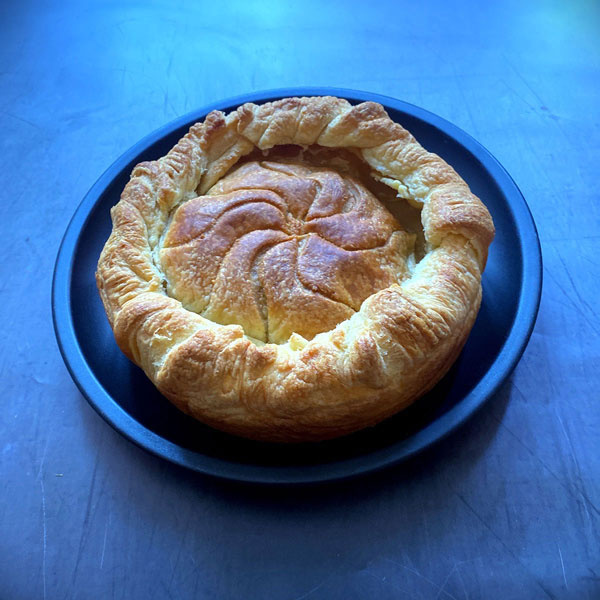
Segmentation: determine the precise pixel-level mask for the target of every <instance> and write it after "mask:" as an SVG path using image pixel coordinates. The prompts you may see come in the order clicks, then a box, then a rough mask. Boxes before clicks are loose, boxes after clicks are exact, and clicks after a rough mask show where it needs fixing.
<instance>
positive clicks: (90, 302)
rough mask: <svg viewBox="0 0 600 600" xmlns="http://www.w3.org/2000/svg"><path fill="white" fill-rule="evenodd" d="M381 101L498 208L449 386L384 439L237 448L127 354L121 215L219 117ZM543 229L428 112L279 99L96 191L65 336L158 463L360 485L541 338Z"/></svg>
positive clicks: (99, 405) (125, 163)
mask: <svg viewBox="0 0 600 600" xmlns="http://www.w3.org/2000/svg"><path fill="white" fill-rule="evenodd" d="M321 95H334V96H339V97H344V98H347V99H348V100H349V101H350V102H351V103H353V104H357V103H359V102H363V101H366V100H372V101H375V102H379V103H380V104H382V105H383V106H384V107H385V109H386V110H387V112H388V113H389V115H390V117H391V118H392V119H393V120H394V121H397V122H398V123H400V124H402V125H403V126H404V127H405V128H406V129H408V130H409V131H410V132H411V133H412V134H413V135H414V136H415V137H416V138H417V139H418V140H419V142H420V143H421V144H422V145H423V146H424V147H425V148H427V149H428V150H430V151H432V152H435V153H437V154H439V155H440V156H441V157H442V158H444V159H445V160H446V161H447V162H448V163H450V164H451V165H452V166H453V167H454V168H455V169H456V170H457V171H458V173H459V174H460V175H461V176H462V177H463V178H464V179H465V180H466V181H467V183H468V184H469V186H470V187H471V189H472V191H473V192H474V193H475V194H476V195H477V196H479V197H480V198H481V199H482V200H483V202H484V203H485V204H486V206H487V207H488V208H489V210H490V212H491V213H492V217H493V219H494V223H495V226H496V239H495V241H494V243H493V244H492V247H491V249H490V254H489V260H488V264H487V268H486V270H485V273H484V276H483V301H482V305H481V310H480V312H479V316H478V318H477V321H476V323H475V326H474V327H473V330H472V332H471V335H470V337H469V339H468V341H467V343H466V345H465V347H464V350H463V352H462V354H461V355H460V357H459V358H458V360H457V361H456V363H455V365H454V366H453V367H452V369H451V371H450V372H449V373H448V375H447V376H446V377H445V378H444V379H443V380H442V381H441V382H440V383H439V384H438V385H437V386H436V387H435V388H434V389H433V390H432V391H431V392H430V393H429V394H427V395H426V396H425V397H423V398H422V399H421V400H419V401H418V402H417V403H416V404H414V405H413V406H412V407H410V408H408V409H407V410H405V411H404V412H402V413H400V414H399V415H397V416H396V417H393V418H391V419H389V420H387V421H386V422H384V423H382V424H380V425H378V426H377V427H373V428H370V429H368V430H364V431H362V432H359V433H356V434H353V435H350V436H346V437H344V438H340V439H337V440H333V441H329V442H321V443H317V444H314V443H313V444H296V445H278V444H266V443H258V442H251V441H247V440H244V439H241V438H237V437H234V436H230V435H227V434H224V433H221V432H218V431H215V430H213V429H211V428H209V427H206V426H204V425H202V424H200V423H198V422H197V421H195V420H193V419H191V418H190V417H187V416H186V415H184V414H183V413H181V412H179V411H178V410H177V409H176V408H175V407H174V406H172V405H171V404H170V403H169V402H168V401H167V400H166V399H165V398H164V397H163V396H161V394H159V392H158V391H157V390H156V389H155V388H154V386H153V385H152V383H151V382H150V381H149V380H148V379H147V377H146V376H145V375H144V373H143V372H142V371H141V369H139V368H138V367H136V366H135V365H133V364H132V363H131V362H129V360H127V358H125V356H124V355H123V354H122V353H121V351H120V350H119V348H118V347H117V345H116V343H115V341H114V338H113V334H112V331H111V329H110V327H109V324H108V321H107V319H106V316H105V314H104V309H103V307H102V303H101V301H100V297H99V295H98V292H97V290H96V283H95V279H94V272H95V269H96V263H97V261H98V257H99V255H100V251H101V250H102V247H103V245H104V243H105V241H106V240H107V238H108V236H109V234H110V231H111V221H110V208H111V207H112V206H113V205H114V204H116V203H117V202H118V200H119V196H120V194H121V191H122V190H123V188H124V187H125V184H126V183H127V181H128V180H129V176H130V173H131V170H132V168H133V166H134V165H135V164H137V163H139V162H141V161H145V160H154V159H157V158H159V157H161V156H163V155H164V154H166V153H167V152H168V151H169V150H170V149H171V148H172V147H173V146H174V145H175V144H176V142H177V141H178V140H179V139H180V138H181V137H182V136H183V135H184V134H185V133H186V132H187V130H188V128H189V127H190V125H192V124H193V123H195V122H196V121H200V120H202V119H203V118H204V117H205V116H206V115H207V114H208V112H210V111H211V110H214V109H220V110H223V111H225V112H228V111H230V110H233V109H235V108H236V107H237V106H239V105H240V104H243V103H244V102H255V103H263V102H268V101H271V100H275V99H277V98H282V97H287V96H321ZM541 266H542V262H541V253H540V246H539V240H538V236H537V232H536V229H535V225H534V223H533V219H532V217H531V214H530V212H529V209H528V207H527V205H526V203H525V200H524V199H523V196H522V195H521V193H520V191H519V189H518V188H517V186H516V185H515V183H514V182H513V180H512V179H511V178H510V176H509V175H508V174H507V173H506V171H505V170H504V169H503V168H502V166H501V165H500V164H499V163H498V162H497V161H496V160H495V159H494V158H493V157H492V156H491V154H490V153H489V152H488V151H487V150H485V148H483V147H482V146H481V145H480V144H478V143H477V142H476V141H475V140H474V139H473V138H471V137H470V136H469V135H467V134H466V133H465V132H463V131H461V130H460V129H458V128H457V127H455V126H454V125H452V124H450V123H448V122H447V121H445V120H443V119H441V118H440V117H437V116H435V115H433V114H431V113H429V112H427V111H425V110H423V109H420V108H417V107H416V106H412V105H411V104H407V103H405V102H401V101H399V100H394V99H392V98H387V97H384V96H378V95H375V94H370V93H365V92H357V91H353V90H344V89H324V88H303V89H285V90H273V91H269V92H262V93H256V94H250V95H248V96H243V97H239V98H233V99H230V100H224V101H223V102H220V103H218V104H215V105H212V106H209V107H206V108H204V109H201V110H198V111H196V112H193V113H190V114H188V115H186V116H185V117H182V118H181V119H178V120H177V121H174V122H172V123H170V124H169V125H166V126H165V127H163V128H162V129H159V130H158V131H156V132H154V133H152V134H150V135H149V136H148V137H146V138H145V139H143V140H142V141H141V142H139V143H138V144H136V145H135V146H134V147H133V148H131V149H130V150H129V151H128V152H126V153H125V154H123V156H121V158H119V159H118V160H117V161H116V162H115V163H114V164H113V165H112V166H111V167H110V168H109V169H108V170H107V171H106V172H105V173H104V175H102V177H100V179H99V180H98V181H97V182H96V184H95V185H94V186H93V187H92V189H91V190H90V191H89V193H88V194H87V196H86V197H85V198H84V200H83V202H82V203H81V205H80V206H79V208H78V209H77V211H76V213H75V215H74V216H73V219H72V220H71V223H70V224H69V226H68V228H67V231H66V233H65V236H64V239H63V242H62V244H61V247H60V250H59V253H58V258H57V261H56V268H55V272H54V281H53V290H52V309H53V316H54V327H55V331H56V336H57V338H58V343H59V346H60V350H61V353H62V355H63V358H64V360H65V363H66V365H67V367H68V369H69V371H70V373H71V376H72V377H73V379H74V381H75V383H76V384H77V386H78V387H79V389H80V390H81V393H82V394H83V395H84V396H85V397H86V398H87V399H88V401H89V402H90V404H91V405H92V406H93V407H94V408H95V409H96V410H97V411H98V413H99V414H100V415H102V417H104V419H106V421H108V423H110V424H111V425H112V426H113V427H114V428H115V429H116V430H117V431H119V432H121V433H122V434H123V435H124V436H125V437H127V438H129V439H130V440H131V441H133V442H135V443H136V444H138V445H139V446H141V447H142V448H145V449H146V450H149V451H150V452H153V453H154V454H156V455H158V456H161V457H163V458H166V459H167V460H170V461H173V462H175V463H177V464H179V465H182V466H185V467H189V468H191V469H194V470H195V471H199V472H202V473H206V474H210V475H215V476H219V477H223V478H228V479H234V480H243V481H254V482H263V483H308V482H318V481H325V480H332V479H342V478H347V477H351V476H355V475H358V474H361V473H366V472H368V471H373V470H375V469H381V468H383V467H385V466H388V465H391V464H394V463H397V462H399V461H401V460H404V459H406V458H408V457H410V456H412V455H414V454H415V453H417V452H419V451H421V450H423V449H424V448H426V447H427V446H429V445H431V444H432V443H434V442H436V441H438V440H440V439H441V438H442V437H444V436H446V435H447V434H448V433H450V432H451V431H452V430H454V429H455V428H456V427H458V426H459V425H460V424H461V423H463V422H464V421H465V420H466V419H467V418H468V417H469V416H471V415H472V414H473V413H474V412H475V411H476V410H477V408H479V407H480V406H481V405H482V404H483V403H484V402H485V401H486V400H487V399H488V398H489V397H490V396H492V395H493V394H494V392H495V391H496V390H497V389H498V387H499V386H500V385H501V383H502V382H503V381H504V380H505V379H506V378H507V377H508V376H509V374H510V373H511V371H512V369H513V368H514V366H515V364H516V363H517V361H518V359H519V358H520V356H521V354H522V353H523V350H524V348H525V345H526V344H527V341H528V339H529V336H530V335H531V331H532V328H533V324H534V322H535V317H536V314H537V309H538V305H539V298H540V290H541Z"/></svg>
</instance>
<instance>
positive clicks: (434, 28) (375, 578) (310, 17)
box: [0, 0, 600, 600]
mask: <svg viewBox="0 0 600 600" xmlns="http://www.w3.org/2000/svg"><path fill="white" fill-rule="evenodd" d="M401 4H406V8H402V6H401ZM500 4H503V6H502V7H500V6H499V5H500ZM496 5H498V6H496ZM0 12H1V13H2V18H1V19H0V28H1V29H0V65H1V67H0V69H1V70H0V131H1V132H2V134H1V135H0V149H1V152H0V156H1V157H2V160H1V162H0V189H1V190H2V192H1V193H2V202H1V203H0V211H1V214H2V218H1V219H0V231H1V236H2V240H3V244H2V252H1V253H0V269H1V271H0V275H1V279H0V298H1V302H0V323H2V342H1V346H0V380H1V381H2V390H3V401H2V411H1V412H0V475H1V478H0V482H1V485H2V492H1V494H0V598H2V599H4V598H6V599H30V598H44V599H46V598H48V599H53V598H60V599H75V598H76V599H85V598H126V599H132V598H148V599H162V598H177V599H186V598H220V599H229V598H289V599H298V600H299V599H301V598H302V599H303V598H310V599H311V600H312V599H318V598H327V599H332V598H333V599H335V598H344V599H353V598H357V599H362V598H370V597H375V596H376V597H378V598H380V599H382V600H383V599H386V598H390V599H391V598H415V599H431V600H434V599H435V600H438V599H443V598H446V599H448V598H450V599H455V600H460V599H477V598H486V599H489V598H499V597H502V598H503V599H504V600H509V599H515V600H516V599H522V598H556V599H558V598H561V599H562V598H577V599H580V600H584V599H590V600H591V599H595V598H599V597H600V539H599V536H600V512H599V507H600V458H599V455H598V448H599V447H600V411H599V410H598V407H599V404H598V400H599V395H600V394H599V389H600V385H599V384H600V375H599V371H600V368H599V367H600V323H599V321H598V313H597V308H596V297H597V294H598V292H599V291H600V285H599V281H600V277H598V258H597V251H596V248H597V245H598V242H599V240H600V231H599V223H600V201H599V200H600V198H599V192H598V184H597V171H598V164H599V162H600V114H599V112H600V108H599V107H600V44H599V43H598V40H599V39H600V10H599V5H598V4H597V3H594V2H592V1H589V2H585V1H583V0H581V1H576V2H532V3H528V2H519V1H509V2H505V3H489V5H488V4H486V3H480V2H476V1H475V0H471V1H466V2H462V3H457V2H450V3H447V2H433V3H410V7H409V3H391V2H390V3H383V2H378V1H377V0H374V1H372V2H365V3H348V2H330V3H323V4H321V3H319V2H316V1H313V0H310V1H309V0H305V1H304V2H302V3H300V2H295V3H283V2H282V3H272V4H271V5H270V6H268V5H265V4H254V6H253V3H249V2H241V1H240V2H232V3H229V5H228V7H227V8H223V7H220V6H218V5H217V3H194V2H191V3H189V4H187V5H185V4H183V5H181V6H180V7H179V8H177V9H173V8H171V3H168V2H160V1H156V0H150V1H147V2H143V3H142V2H127V3H125V2H89V3H77V2H58V1H49V2H44V3H34V2H30V1H24V2H20V3H18V2H4V3H2V6H1V7H0ZM296 85H327V86H339V87H349V88H352V87H353V88H357V89H364V90H369V91H372V92H378V93H383V94H388V95H391V96H394V97H397V98H400V99H403V100H406V101H409V102H412V103H415V104H417V105H419V106H422V107H424V108H426V109H429V110H431V111H433V112H435V113H437V114H439V115H441V116H443V117H445V118H447V119H449V120H450V121H452V122H454V123H455V124H457V125H458V126H460V127H462V128H463V129H465V130H466V131H467V132H469V133H471V134H472V135H473V136H474V137H475V138H477V139H478V140H479V141H480V142H481V143H482V144H483V145H485V146H486V147H487V148H488V149H489V150H490V151H491V152H492V153H493V154H495V155H496V157H497V158H498V159H499V160H500V161H501V162H502V163H503V165H504V166H505V167H506V168H507V170H508V171H509V172H510V173H511V175H512V176H513V177H514V179H515V180H516V182H517V184H518V185H519V186H520V187H521V189H522V191H523V193H524V195H525V197H526V198H527V200H528V202H529V204H530V206H531V209H532V212H533V214H534V217H535V219H536V222H537V225H538V227H539V232H540V237H541V240H542V245H543V252H544V259H545V270H544V277H545V282H544V291H543V298H542V304H541V310H540V314H539V318H538V322H537V325H536V328H535V331H534V333H533V337H532V339H531V342H530V344H529V347H528V349H527V351H526V353H525V355H524V357H523V359H522V361H521V362H520V364H519V365H518V367H517V369H516V371H515V373H514V375H513V377H512V378H511V380H510V381H509V382H508V383H507V384H506V385H505V386H504V387H503V389H502V390H501V392H500V393H499V394H498V395H497V396H496V397H495V398H494V399H493V401H491V402H490V403H489V404H488V405H487V406H486V407H485V408H484V410H482V411H481V412H480V413H479V414H478V415H477V416H476V417H475V418H474V419H472V420H471V421H470V422H469V424H468V425H467V426H465V427H464V428H462V429H461V430H460V431H459V432H458V433H457V434H455V435H453V436H452V437H451V438H450V439H448V440H447V441H445V442H444V443H442V444H441V445H440V446H438V447H436V448H435V449H433V450H431V451H429V452H427V453H426V454H425V455H423V456H421V457H420V458H419V459H417V460H415V461H413V462H411V463H410V464H408V465H406V466H404V467H401V468H397V469H394V470H392V471H388V472H386V473H383V474H380V475H377V476H375V477H369V478H367V479H363V480H360V481H358V482H355V483H349V484H348V483H347V484H344V485H336V486H329V487H325V488H318V489H296V490H267V489H263V488H258V489H257V488H251V487H239V486H235V485H231V484H229V485H226V484H221V483H218V482H215V481H213V480H209V479H206V478H203V477H201V476H197V475H194V474H192V473H189V472H186V471H184V470H183V469H180V468H177V467H174V466H172V465H170V464H167V463H166V462H163V461H161V460H159V459H157V458H154V457H153V456H150V455H148V454H146V453H145V452H144V451H142V450H140V449H138V448H137V447H134V446H133V445H132V444H130V443H129V442H127V441H125V440H124V439H123V438H121V437H120V436H119V435H118V434H117V433H115V432H114V431H113V430H112V429H111V428H110V427H108V426H107V425H106V424H105V423H104V422H103V421H102V420H101V419H100V418H99V417H98V416H97V415H96V414H95V413H94V412H93V410H92V409H91V408H90V407H89V406H88V404H87V403H86V402H85V400H84V399H83V398H82V396H81V395H80V394H79V393H78V391H77V389H76V388H75V386H74V384H73V383H72V381H71V379H70V378H69V375H68V373H67V371H66V368H65V367H64V365H63V362H62V360H61V357H60V355H59V352H58V349H57V346H56V343H55V340H54V334H53V330H52V324H51V314H50V279H51V272H52V267H53V263H54V259H55V256H56V252H57V249H58V244H59V241H60V238H61V236H62V233H63V231H64V229H65V227H66V224H67V222H68V220H69V218H70V216H71V214H72V213H73V211H74V209H75V207H76V206H77V204H78V203H79V201H80V200H81V198H82V197H83V195H84V194H85V192H86V191H87V190H88V189H89V187H90V186H91V185H92V184H93V182H94V181H95V179H96V178H97V177H98V176H99V175H100V174H101V173H102V171H104V169H105V168H106V167H108V165H110V164H111V162H112V161H113V160H114V159H115V158H117V157H118V156H119V155H120V154H121V153H122V152H123V151H124V150H125V149H127V148H128V147H130V146H131V145H132V144H133V143H135V142H136V141H138V140H139V139H140V138H141V137H143V136H144V135H146V134H147V133H149V132H150V131H152V130H153V129H155V128H157V127H159V126H161V125H163V124H164V123H165V122H167V121H169V120H171V119H173V118H175V117H177V116H180V115H182V114H184V113H186V112H188V111H190V110H192V109H195V108H197V107H199V106H202V105H204V104H207V103H210V102H213V101H217V100H219V99H220V98H223V97H229V96H233V95H236V94H242V93H246V92H250V91H254V90H259V89H267V88H274V87H285V86H296Z"/></svg>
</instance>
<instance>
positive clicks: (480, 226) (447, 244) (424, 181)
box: [96, 97, 494, 442]
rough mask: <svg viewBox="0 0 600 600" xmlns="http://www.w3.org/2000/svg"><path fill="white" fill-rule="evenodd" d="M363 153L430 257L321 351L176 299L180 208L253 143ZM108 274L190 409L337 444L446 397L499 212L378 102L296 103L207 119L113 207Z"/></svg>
mask: <svg viewBox="0 0 600 600" xmlns="http://www.w3.org/2000/svg"><path fill="white" fill-rule="evenodd" d="M315 143H316V144H320V145H323V146H329V147H345V148H355V149H356V150H357V151H358V152H359V153H360V155H361V156H362V158H363V159H364V160H365V162H367V163H368V164H369V166H370V167H371V169H372V171H373V175H374V176H375V177H376V178H378V179H380V180H381V181H382V182H383V183H386V184H387V185H389V186H391V187H393V188H394V189H396V190H397V192H398V195H399V197H400V198H406V199H408V200H410V201H411V202H412V203H413V204H416V205H420V206H422V212H421V218H422V223H423V229H424V234H425V239H426V241H427V245H428V252H427V254H426V256H425V257H424V258H423V259H422V260H421V262H420V263H419V264H418V265H417V267H416V268H415V270H414V272H413V275H412V277H411V278H410V279H408V280H407V281H405V282H404V283H403V284H402V285H393V286H391V287H389V288H387V289H385V290H381V291H380V292H377V293H375V294H373V295H372V296H371V297H370V298H368V299H367V300H366V301H365V302H364V303H363V305H362V307H361V309H360V311H359V312H358V313H356V314H355V315H354V316H352V317H351V318H350V319H349V320H347V321H344V322H342V323H340V324H339V325H338V326H337V327H336V328H334V329H333V330H331V331H328V332H325V333H322V334H319V335H317V336H316V337H315V338H314V339H313V340H311V341H309V342H306V340H302V339H299V338H298V337H294V336H292V338H291V339H290V340H289V341H288V342H287V343H286V344H281V345H275V344H266V345H256V344H255V343H254V342H253V341H252V340H251V339H249V338H248V337H247V336H245V335H244V332H243V330H242V328H241V327H240V326H239V325H228V326H223V325H219V324H216V323H214V322H212V321H208V320H207V319H204V318H203V317H201V316H200V315H197V314H195V313H192V312H189V311H187V310H185V309H184V308H183V307H182V306H181V303H180V302H178V301H177V300H175V299H173V298H169V297H168V296H167V295H166V293H165V290H164V286H163V276H162V274H161V272H160V269H159V268H158V267H157V264H158V261H157V260H156V257H155V250H156V248H157V247H158V246H159V241H160V239H161V236H162V235H163V233H164V229H165V223H166V220H167V219H168V216H169V214H170V213H171V212H172V210H173V209H174V208H175V207H176V206H177V205H178V204H180V203H181V202H184V201H185V200H186V199H189V198H191V197H193V196H195V195H197V193H196V192H198V193H204V192H205V191H206V190H208V189H209V188H210V187H211V186H212V185H213V184H214V183H215V182H216V181H218V180H219V179H220V177H221V176H222V175H223V174H224V173H225V172H227V170H229V168H231V166H233V164H235V163H236V162H237V161H238V160H239V159H240V158H241V157H242V156H244V155H246V154H248V153H249V152H251V151H252V150H253V149H254V148H255V147H258V148H260V149H269V148H272V147H273V146H276V145H281V144H299V145H310V144H315ZM111 216H112V220H113V230H112V233H111V236H110V238H109V240H108V241H107V243H106V245H105V247H104V249H103V251H102V254H101V256H100V260H99V263H98V269H97V273H96V279H97V284H98V289H99V291H100V295H101V298H102V301H103V304H104V307H105V309H106V313H107V316H108V318H109V321H110V323H111V326H112V328H113V331H114V333H115V338H116V340H117V343H118V344H119V347H120V348H121V349H122V350H123V352H124V353H125V354H126V355H127V356H128V357H129V358H130V359H131V360H133V361H134V362H135V363H136V364H138V365H140V366H141V367H142V368H143V369H144V371H145V372H146V374H147V375H148V376H149V377H150V379H151V380H152V381H153V382H154V383H155V385H156V386H157V388H158V389H159V390H160V391H161V392H162V393H163V394H164V395H165V396H166V397H167V398H169V399H170V400H171V401H172V402H173V403H174V404H175V405H177V406H178V407H179V408H180V409H181V410H183V411H184V412H187V413H188V414H190V415H192V416H194V417H195V418H197V419H199V420H201V421H203V422H205V423H206V424H208V425H211V426H213V427H216V428H218V429H221V430H224V431H227V432H230V433H234V434H237V435H241V436H244V437H248V438H253V439H258V440H267V441H286V442H290V441H307V440H322V439H328V438H333V437H337V436H340V435H343V434H347V433H350V432H352V431H356V430H358V429H361V428H364V427H367V426H370V425H374V424H376V423H378V422H380V421H381V420H383V419H385V418H387V417H389V416H391V415H393V414H395V413H396V412H398V411H400V410H401V409H402V408H404V407H406V406H407V405H409V404H410V403H411V402H413V401H414V400H415V399H416V398H418V397H419V396H420V395H422V393H424V392H425V391H427V390H428V389H430V388H431V387H433V385H435V383H437V381H439V379H441V377H442V376H443V375H444V374H445V373H446V372H447V370H448V368H449V367H450V366H451V364H452V363H453V362H454V360H455V359H456V357H457V356H458V354H459V352H460V349H461V348H462V346H463V344H464V342H465V341H466V338H467V336H468V334H469V332H470V330H471V327H472V325H473V322H474V320H475V317H476V315H477V312H478V309H479V304H480V301H481V272H482V271H483V268H484V266H485V261H486V257H487V250H488V246H489V244H490V243H491V240H492V238H493V235H494V228H493V224H492V221H491V217H490V215H489V212H488V211H487V209H486V208H485V206H484V205H483V204H482V203H481V201H480V200H479V199H478V198H476V197H475V196H474V195H473V194H472V193H471V192H470V190H469V188H468V186H467V184H466V183H465V182H464V181H463V180H462V179H461V178H460V177H459V176H458V174H456V172H455V171H454V170H453V169H452V168H451V167H450V166H449V165H447V164H446V163H445V162H444V161H443V160H442V159H441V158H440V157H438V156H437V155H435V154H432V153H429V152H427V151H426V150H425V149H423V148H422V147H421V146H420V145H419V144H418V142H417V141H416V140H415V139H414V138H413V137H412V135H411V134H410V133H408V132H407V131H406V130H405V129H403V128H402V127H401V126H400V125H399V124H397V123H394V122H393V121H391V119H390V118H389V117H388V115H387V114H386V113H385V110H384V109H383V107H381V106H380V105H379V104H376V103H373V102H365V103H362V104H359V105H357V106H351V105H350V104H349V103H348V102H347V101H345V100H343V99H339V98H334V97H308V98H286V99H283V100H279V101H276V102H271V103H268V104H263V105H259V106H257V105H254V104H244V105H243V106H241V107H240V108H238V109H237V110H236V111H234V112H232V113H230V114H229V115H224V114H223V113H220V112H218V111H214V112H212V113H210V114H209V115H208V116H207V117H206V119H205V120H204V122H202V123H197V124H196V125H193V126H192V127H191V129H190V131H189V133H188V134H187V135H186V136H184V138H182V139H181V140H180V141H179V142H178V144H177V145H176V146H175V147H174V148H173V149H172V150H171V151H170V152H169V153H168V154H167V155H166V156H165V157H163V158H161V159H159V160H157V161H154V162H147V163H141V164H140V165H137V166H136V167H135V169H134V170H133V173H132V177H131V180H130V182H129V183H128V184H127V186H126V187H125V190H124V191H123V194H122V196H121V200H120V202H119V203H118V204H117V205H116V206H115V207H113V209H112V211H111Z"/></svg>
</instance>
